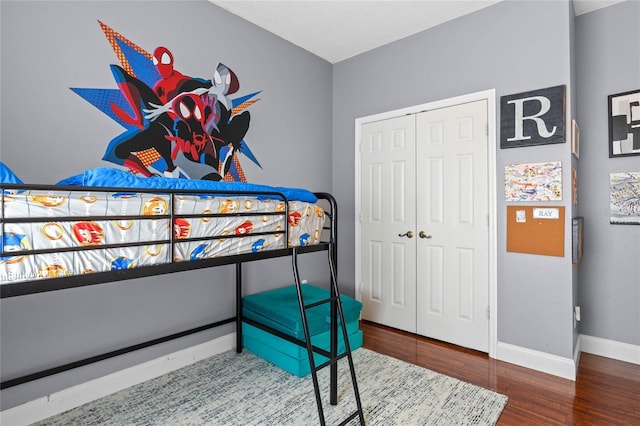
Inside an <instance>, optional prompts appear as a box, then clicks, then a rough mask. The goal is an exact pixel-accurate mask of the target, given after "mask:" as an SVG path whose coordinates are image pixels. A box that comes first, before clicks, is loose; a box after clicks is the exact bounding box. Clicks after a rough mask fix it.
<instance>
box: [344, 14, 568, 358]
mask: <svg viewBox="0 0 640 426" xmlns="http://www.w3.org/2000/svg"><path fill="white" fill-rule="evenodd" d="M572 19H573V12H572V10H571V4H570V3H569V2H564V1H553V2H536V1H534V2H529V1H524V2H520V1H518V2H512V1H507V2H501V3H498V4H496V5H494V6H491V7H488V8H486V9H483V10H480V11H478V12H475V13H473V14H470V15H467V16H464V17H462V18H459V19H456V20H454V21H451V22H448V23H445V24H442V25H440V26H438V27H435V28H433V29H430V30H427V31H425V32H422V33H420V34H417V35H414V36H411V37H408V38H406V39H403V40H400V41H398V42H396V43H392V44H389V45H387V46H383V47H381V48H378V49H375V50H373V51H370V52H367V53H364V54H362V55H359V56H357V57H355V58H352V59H348V60H345V61H343V62H340V63H338V64H336V65H334V71H333V75H334V77H333V85H334V87H333V94H334V97H333V124H334V126H333V191H334V195H335V196H337V198H338V203H339V205H340V207H341V210H342V215H341V222H340V226H341V239H340V241H339V244H340V252H341V256H344V257H346V256H350V258H345V261H344V262H343V264H346V265H345V266H344V267H343V269H342V275H341V277H342V278H341V280H342V282H343V285H344V286H345V287H347V286H349V287H350V288H353V281H354V277H355V271H354V266H353V265H354V244H355V243H354V222H355V220H354V217H355V216H354V213H355V211H354V210H355V206H354V183H353V182H354V155H355V154H354V152H355V148H354V146H355V145H354V143H355V142H354V138H355V131H354V120H355V119H356V118H359V117H363V116H368V115H372V114H375V113H381V112H385V111H391V110H394V109H399V108H404V107H409V106H412V105H419V104H423V103H427V102H430V101H436V100H440V99H446V98H450V97H454V96H458V95H463V94H466V93H471V92H477V91H481V90H486V89H491V88H495V89H496V96H497V99H496V101H497V102H498V104H499V98H500V96H503V95H509V94H513V93H519V92H525V91H528V90H533V89H539V88H544V87H551V86H556V85H561V84H566V85H567V96H568V97H569V99H568V102H567V115H568V117H571V105H572V103H571V93H572V87H571V75H570V73H571V70H570V39H571V33H570V30H571V20H572ZM497 119H498V120H499V113H498V115H497ZM496 126H497V128H498V129H499V122H498V123H496ZM543 161H562V163H563V167H564V172H563V178H564V194H565V196H564V197H563V201H562V202H561V203H557V204H560V205H564V206H565V207H566V209H567V210H566V215H567V220H566V226H565V235H566V236H567V238H566V239H565V254H566V256H565V257H564V258H559V257H547V256H536V255H525V254H518V253H507V252H506V222H505V212H506V204H505V201H504V191H503V189H502V188H503V186H502V182H503V173H504V166H505V164H508V163H522V162H543ZM571 161H572V160H571V153H570V145H569V144H558V145H544V146H538V147H530V148H516V149H504V150H501V149H498V153H497V170H496V173H497V178H496V181H497V186H498V188H497V198H498V205H497V220H498V222H497V223H498V229H497V232H498V248H497V251H498V340H499V341H500V342H504V343H510V344H513V345H517V346H520V347H525V348H530V349H533V350H537V351H542V352H546V353H551V354H555V355H558V356H562V357H568V358H571V357H572V356H573V346H574V337H573V335H574V330H573V323H572V309H573V294H572V293H573V286H572V280H573V268H572V266H571V256H570V253H571V243H570V238H568V236H569V235H570V233H569V232H570V228H569V225H570V218H571V213H572V206H571V201H570V194H571V192H570V182H571V177H570V166H569V165H570V164H571ZM349 268H350V269H349ZM346 269H348V271H346Z"/></svg>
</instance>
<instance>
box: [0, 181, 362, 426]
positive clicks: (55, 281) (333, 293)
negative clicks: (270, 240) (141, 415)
mask: <svg viewBox="0 0 640 426" xmlns="http://www.w3.org/2000/svg"><path fill="white" fill-rule="evenodd" d="M23 190H35V191H56V192H58V191H70V192H79V193H83V192H84V193H96V192H99V193H104V192H107V193H123V192H124V193H149V194H164V195H169V196H170V199H171V202H170V208H169V209H168V210H169V211H168V212H167V214H162V215H154V216H121V215H118V216H82V217H78V216H73V217H55V218H54V219H55V221H59V222H64V221H74V220H79V219H81V220H92V221H108V220H129V219H131V220H152V219H166V220H168V221H169V223H170V224H173V223H174V219H175V218H176V217H179V218H203V217H204V218H208V219H210V218H215V217H223V216H224V217H228V216H262V215H264V213H230V214H219V213H218V214H214V213H208V214H196V215H193V214H190V215H183V214H180V215H175V214H174V210H175V209H174V207H173V206H174V197H175V196H177V195H190V194H191V195H198V194H207V195H216V196H263V197H264V196H269V197H274V198H275V199H276V200H279V201H282V202H283V203H284V207H285V208H284V211H282V212H274V213H267V214H268V215H276V216H282V218H281V220H283V222H284V226H283V227H282V231H277V232H273V231H271V232H255V233H254V232H250V233H247V234H244V235H241V236H236V235H228V236H215V239H219V238H245V237H248V236H257V235H267V234H269V235H272V234H283V236H284V242H285V247H286V248H277V249H267V250H263V251H260V252H257V253H244V254H237V255H230V256H223V257H215V258H209V259H202V260H196V261H183V262H174V256H173V249H174V246H175V244H176V243H181V242H188V241H193V240H210V239H212V237H202V238H193V239H179V240H176V239H175V237H174V233H173V231H170V232H169V239H168V240H154V241H141V242H135V243H125V244H114V245H100V246H94V247H74V248H73V249H66V250H65V249H63V250H62V251H72V250H73V251H80V250H92V249H93V250H95V249H108V248H120V247H127V246H144V245H148V244H168V245H169V247H170V257H169V262H170V263H164V264H158V265H151V266H138V267H135V268H132V269H124V270H116V271H107V272H96V273H91V274H85V275H73V276H69V277H62V278H52V279H37V280H31V281H22V282H15V283H11V282H8V283H3V284H2V285H0V298H2V299H4V298H10V297H18V296H23V295H28V294H35V293H41V292H49V291H56V290H61V289H69V288H76V287H83V286H90V285H97V284H103V283H109V282H114V281H121V280H128V279H134V278H141V277H147V276H154V275H164V274H169V273H174V272H181V271H187V270H193V269H201V268H210V267H215V266H221V265H232V264H235V266H236V268H235V284H236V315H235V316H234V317H231V318H227V319H223V320H221V321H217V322H213V323H210V324H206V325H202V326H199V327H195V328H192V329H189V330H185V331H182V332H178V333H174V334H170V335H167V336H163V337H160V338H156V339H152V340H148V341H145V342H141V343H138V344H135V345H131V346H127V347H123V348H121V349H118V350H114V351H110V352H106V353H103V354H99V355H96V356H92V357H89V358H85V359H81V360H77V361H74V362H71V363H67V364H63V365H59V366H56V367H53V368H49V369H45V370H42V371H38V372H34V373H31V374H27V375H24V376H21V377H16V378H13V379H10V380H5V381H3V382H0V389H6V388H10V387H13V386H17V385H20V384H24V383H28V382H31V381H33V380H38V379H42V378H45V377H48V376H52V375H55V374H58V373H61V372H65V371H69V370H72V369H75V368H78V367H82V366H86V365H89V364H93V363H96V362H99V361H103V360H106V359H109V358H113V357H116V356H119V355H123V354H126V353H130V352H133V351H137V350H140V349H144V348H148V347H151V346H154V345H158V344H160V343H164V342H168V341H171V340H174V339H178V338H181V337H185V336H189V335H192V334H195V333H199V332H202V331H205V330H209V329H212V328H216V327H219V326H222V325H225V324H230V323H234V322H235V324H236V351H237V352H238V353H240V352H242V323H243V321H244V322H247V323H249V324H251V325H254V326H256V327H258V328H260V329H262V330H265V331H267V332H269V333H271V334H273V335H275V336H278V337H280V338H282V339H285V340H287V341H290V342H292V343H295V344H297V345H299V346H302V347H305V348H306V349H307V351H308V356H309V363H310V367H311V374H312V379H313V384H314V393H315V398H316V404H317V408H318V415H319V419H320V424H322V425H324V424H325V418H324V413H323V408H322V401H321V396H320V391H319V386H318V380H317V375H316V373H317V371H319V370H320V369H322V368H325V367H330V404H332V405H336V404H337V403H338V401H337V381H338V373H337V363H338V361H339V360H340V359H343V358H347V359H348V362H349V369H350V374H351V382H352V387H353V390H354V397H355V400H356V406H357V410H356V412H354V413H353V414H351V415H350V416H349V417H348V418H347V419H345V420H344V421H343V422H342V423H341V424H346V423H348V422H349V421H351V420H353V419H355V418H356V417H358V418H359V420H360V424H364V423H365V422H364V416H363V411H362V405H361V402H360V395H359V391H358V387H357V381H356V375H355V370H354V366H353V360H352V357H351V348H350V345H349V341H348V334H347V330H346V322H345V319H344V313H343V310H342V304H341V301H340V295H339V289H338V285H337V259H338V257H337V204H336V201H335V199H334V198H333V196H332V195H331V194H328V193H324V192H319V193H314V194H315V195H316V196H317V197H318V199H319V200H324V202H325V203H328V205H329V209H328V211H327V210H326V209H325V214H326V216H327V217H328V218H329V224H328V225H327V223H326V222H325V225H324V227H323V236H322V240H321V242H320V243H319V244H317V245H309V246H299V247H289V246H288V241H289V226H288V217H289V203H288V200H287V198H286V196H285V195H284V194H282V193H280V192H277V191H274V192H258V191H222V190H220V191H218V190H216V191H210V190H183V189H180V190H166V189H138V188H135V189H133V188H117V187H116V188H96V187H66V186H47V185H13V184H1V185H0V194H1V195H2V203H1V204H2V206H1V207H0V208H1V209H2V211H1V212H0V213H1V214H0V219H2V223H1V227H0V228H1V229H0V232H1V234H0V238H3V237H2V236H3V235H4V233H5V223H19V222H29V223H40V222H42V221H51V219H52V218H49V217H47V218H6V217H5V212H4V197H5V196H6V194H8V193H10V192H11V191H13V192H15V191H23ZM327 234H328V235H327ZM3 250H4V245H3V246H2V247H1V248H0V256H1V257H4V256H16V254H17V253H20V254H25V253H24V252H4V251H3ZM60 251H61V250H59V249H45V250H30V251H28V253H27V254H44V253H55V252H60ZM320 251H326V252H327V253H328V262H329V268H330V272H331V277H330V278H331V287H330V297H329V298H328V299H326V300H324V301H321V302H318V303H314V304H311V305H305V303H304V300H303V298H302V292H301V283H300V278H299V272H298V265H297V257H298V255H300V254H305V253H313V252H320ZM285 256H291V258H292V269H293V275H294V280H295V284H296V288H297V292H298V301H299V305H300V312H301V317H302V323H303V328H304V332H305V340H304V341H303V340H298V339H295V338H293V337H291V336H289V335H287V334H284V333H281V332H280V331H278V330H275V329H273V328H270V327H268V326H265V325H263V324H260V323H257V322H255V321H253V320H250V319H248V318H243V316H242V294H243V292H242V265H243V263H247V262H252V261H256V260H263V259H270V258H276V257H285ZM321 303H329V304H330V317H331V326H330V330H331V334H330V350H329V351H326V350H324V349H321V348H318V347H316V346H312V344H311V336H310V335H309V330H308V326H307V319H306V310H307V309H309V308H311V307H313V306H317V305H318V304H321ZM338 319H339V320H338ZM338 324H340V331H341V332H342V336H343V338H344V342H345V346H346V351H345V352H344V353H342V354H338V350H337V349H338V334H337V333H338ZM307 342H308V343H307ZM313 353H319V354H321V355H323V356H325V357H326V358H328V359H329V360H328V361H327V362H325V363H323V364H322V365H320V366H316V365H315V362H314V357H313Z"/></svg>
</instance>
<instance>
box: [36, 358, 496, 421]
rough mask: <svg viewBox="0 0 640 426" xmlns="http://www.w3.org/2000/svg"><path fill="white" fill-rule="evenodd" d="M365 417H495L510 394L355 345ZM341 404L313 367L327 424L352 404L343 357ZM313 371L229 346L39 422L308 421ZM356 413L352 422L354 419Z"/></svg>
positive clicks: (314, 415) (313, 409) (313, 412)
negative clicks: (303, 373)
mask: <svg viewBox="0 0 640 426" xmlns="http://www.w3.org/2000/svg"><path fill="white" fill-rule="evenodd" d="M353 360H354V364H355V366H356V374H357V380H358V387H359V388H360V397H361V400H362V405H363V411H364V416H365V421H366V423H367V424H368V425H493V424H495V423H496V421H497V420H498V417H499V416H500V413H501V412H502V410H503V408H504V407H505V405H506V404H507V397H506V396H504V395H500V394H497V393H495V392H492V391H489V390H486V389H483V388H481V387H478V386H474V385H471V384H469V383H465V382H461V381H459V380H457V379H454V378H451V377H448V376H445V375H442V374H438V373H435V372H433V371H430V370H427V369H424V368H422V367H418V366H415V365H412V364H408V363H405V362H403V361H399V360H397V359H394V358H391V357H388V356H385V355H381V354H378V353H376V352H373V351H370V350H367V349H363V348H360V349H358V350H356V351H355V352H354V353H353ZM338 371H339V377H340V379H339V386H338V401H339V402H338V405H337V406H331V405H330V404H329V403H328V399H329V389H328V388H329V385H328V383H329V374H328V373H329V369H328V368H325V369H323V370H321V371H320V372H319V374H318V377H319V379H320V383H321V391H322V397H323V399H324V413H325V417H326V421H327V424H328V425H330V424H337V423H340V422H341V421H342V420H344V419H345V418H346V417H348V416H349V415H350V414H351V413H353V412H354V411H355V407H356V404H355V399H354V397H353V391H352V387H351V380H350V375H349V369H348V363H347V360H346V359H343V360H341V361H340V363H339V370H338ZM318 423H319V421H318V411H317V406H316V403H315V398H314V393H313V383H312V380H311V376H307V377H303V378H299V377H296V376H293V375H291V374H289V373H287V372H286V371H284V370H282V369H280V368H278V367H276V366H274V365H272V364H270V363H269V362H267V361H265V360H263V359H261V358H259V357H257V356H255V355H253V354H252V353H250V352H248V351H244V352H243V353H242V354H236V353H235V352H234V351H230V352H226V353H223V354H220V355H216V356H214V357H211V358H208V359H206V360H203V361H200V362H197V363H195V364H192V365H190V366H187V367H184V368H182V369H180V370H176V371H174V372H172V373H169V374H166V375H164V376H161V377H158V378H156V379H153V380H150V381H148V382H145V383H142V384H139V385H136V386H133V387H131V388H128V389H125V390H122V391H120V392H117V393H115V394H113V395H109V396H107V397H104V398H101V399H99V400H96V401H93V402H91V403H88V404H85V405H83V406H81V407H78V408H75V409H73V410H70V411H67V412H65V413H62V414H60V415H57V416H54V417H50V418H48V419H46V420H43V421H42V422H40V423H38V424H39V425H65V426H66V425H313V424H318ZM358 423H359V422H358V421H357V419H356V420H355V421H353V422H352V424H358Z"/></svg>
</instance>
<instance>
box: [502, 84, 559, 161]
mask: <svg viewBox="0 0 640 426" xmlns="http://www.w3.org/2000/svg"><path fill="white" fill-rule="evenodd" d="M565 92H566V86H564V85H562V86H555V87H548V88H546V89H538V90H532V91H530V92H523V93H518V94H514V95H508V96H502V97H501V98H500V148H518V147H522V146H533V145H546V144H553V143H564V142H566V140H565V133H566V132H565V124H564V123H565V119H564V118H565Z"/></svg>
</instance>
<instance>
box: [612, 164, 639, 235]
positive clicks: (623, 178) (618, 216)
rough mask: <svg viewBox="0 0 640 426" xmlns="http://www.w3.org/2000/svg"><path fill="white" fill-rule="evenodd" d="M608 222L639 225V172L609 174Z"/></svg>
mask: <svg viewBox="0 0 640 426" xmlns="http://www.w3.org/2000/svg"><path fill="white" fill-rule="evenodd" d="M609 206H610V211H611V218H610V223H612V224H616V225H640V172H626V173H611V174H610V175H609Z"/></svg>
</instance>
